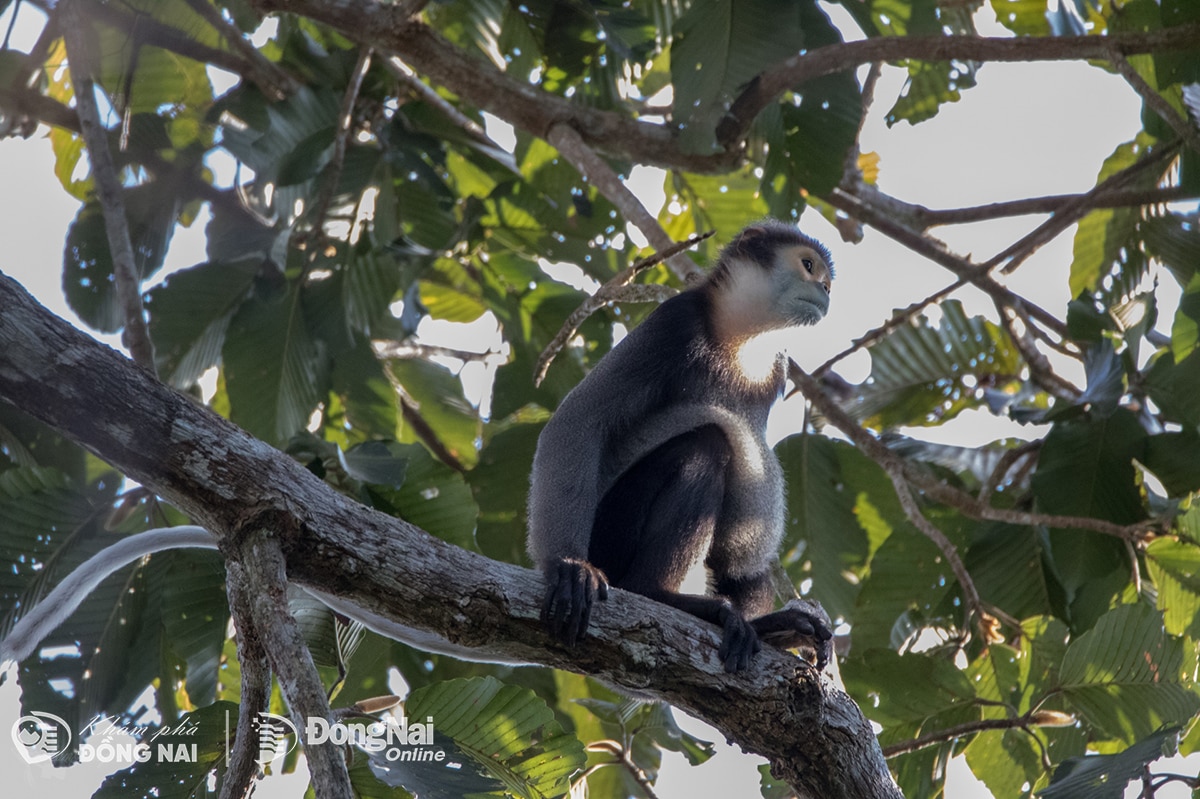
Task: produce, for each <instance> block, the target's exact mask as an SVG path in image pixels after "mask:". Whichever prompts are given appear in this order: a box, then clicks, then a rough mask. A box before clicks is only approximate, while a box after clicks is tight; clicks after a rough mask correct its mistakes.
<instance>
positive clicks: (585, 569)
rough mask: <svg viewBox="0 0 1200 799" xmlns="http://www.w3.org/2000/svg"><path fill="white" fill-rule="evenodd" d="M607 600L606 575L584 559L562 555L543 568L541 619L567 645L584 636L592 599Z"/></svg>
mask: <svg viewBox="0 0 1200 799" xmlns="http://www.w3.org/2000/svg"><path fill="white" fill-rule="evenodd" d="M597 599H600V600H605V599H608V578H606V577H605V576H604V572H602V571H600V570H599V569H597V568H596V567H595V566H593V565H592V564H590V563H588V562H587V561H586V560H576V559H574V558H562V559H561V560H559V561H558V562H557V563H553V564H551V565H550V566H549V567H547V568H546V599H545V601H544V602H543V603H542V622H543V623H544V624H545V625H546V629H547V631H549V633H550V634H551V635H553V636H554V637H555V638H557V639H558V640H560V641H562V642H563V643H564V644H566V645H567V646H575V642H576V641H578V640H580V639H582V638H583V637H584V636H585V635H587V626H588V619H589V618H590V617H591V615H592V605H593V604H595V602H596V600H597Z"/></svg>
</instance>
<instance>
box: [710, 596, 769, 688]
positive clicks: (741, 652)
mask: <svg viewBox="0 0 1200 799" xmlns="http://www.w3.org/2000/svg"><path fill="white" fill-rule="evenodd" d="M718 617H719V624H720V625H721V627H722V629H723V633H722V634H721V648H720V649H719V650H718V651H717V656H718V657H720V658H721V660H723V661H725V671H728V672H730V673H732V672H735V671H741V670H742V669H744V668H746V667H747V666H749V665H750V658H752V657H754V654H755V653H756V652H758V651H759V650H760V649H762V644H760V643H759V642H758V633H756V632H755V630H754V625H753V624H752V623H751V622H748V621H746V619H745V618H744V617H743V616H742V614H740V613H738V612H737V611H736V610H735V609H734V608H733V606H732V605H730V604H728V603H726V604H725V606H724V607H722V608H721V610H720V613H719V615H718Z"/></svg>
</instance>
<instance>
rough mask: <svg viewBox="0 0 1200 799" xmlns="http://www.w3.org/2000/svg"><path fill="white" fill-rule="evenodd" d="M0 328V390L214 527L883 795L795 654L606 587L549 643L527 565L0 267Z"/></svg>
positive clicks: (810, 771) (887, 783)
mask: <svg viewBox="0 0 1200 799" xmlns="http://www.w3.org/2000/svg"><path fill="white" fill-rule="evenodd" d="M0 341H4V342H5V344H6V346H5V349H4V352H3V354H2V355H0V399H3V400H4V401H6V402H9V403H11V404H13V405H16V406H17V407H20V408H22V409H24V410H25V411H26V412H28V413H30V414H32V415H34V416H35V417H37V418H39V419H40V420H42V421H43V422H45V423H46V424H48V425H50V426H52V427H54V428H55V429H57V430H59V431H60V432H62V433H63V434H64V435H67V436H68V437H70V438H72V439H73V440H75V441H77V442H78V443H80V444H81V445H82V446H84V447H85V448H87V449H88V450H90V451H91V452H93V453H95V454H97V455H98V456H100V457H102V458H104V459H105V460H106V461H108V462H109V463H111V464H113V465H114V466H116V467H117V468H118V469H120V470H121V471H122V472H123V473H124V474H126V475H128V476H129V477H130V478H131V479H133V480H136V481H138V482H139V483H141V484H142V485H144V486H146V487H148V488H150V489H152V490H154V491H155V492H156V493H158V494H159V495H161V496H163V497H164V498H166V499H167V500H169V501H170V502H172V503H173V504H175V505H176V506H177V507H179V508H180V509H181V510H183V511H184V512H185V513H187V514H188V515H189V516H191V517H192V519H193V520H194V521H196V522H198V523H199V524H201V525H203V526H204V527H206V528H207V529H209V530H211V531H213V532H214V533H215V534H217V535H218V536H220V537H222V539H223V541H239V540H241V538H242V536H244V535H247V534H249V533H251V532H252V531H254V530H259V529H269V530H271V531H272V532H273V533H274V534H275V535H276V536H277V537H278V540H279V545H280V547H281V551H282V552H283V554H284V556H285V557H286V560H287V571H288V577H289V579H291V580H292V581H294V582H296V583H298V584H300V585H302V586H305V587H310V588H312V589H314V590H316V591H318V592H321V593H325V594H331V595H334V596H337V597H339V598H341V599H343V600H345V601H348V602H352V603H354V604H355V605H357V606H359V607H361V608H364V609H365V610H367V611H369V612H370V613H374V614H377V615H380V616H383V617H385V618H387V619H390V620H393V621H395V622H397V623H399V624H403V625H406V626H409V627H413V628H417V629H420V630H427V631H431V632H434V633H436V634H438V635H440V636H443V637H445V638H446V639H448V640H449V641H450V642H451V643H453V644H457V645H459V646H466V647H472V648H475V649H476V650H477V651H479V653H480V656H481V657H489V656H491V657H505V658H508V659H510V660H520V661H525V662H530V663H541V664H544V665H547V666H553V667H555V668H561V669H567V670H570V671H575V672H578V673H582V674H589V675H592V676H595V677H597V678H599V679H601V680H604V681H605V682H608V683H609V684H612V685H614V686H616V687H617V688H619V689H623V690H625V691H628V692H633V693H637V694H640V695H642V696H650V697H653V698H656V699H661V700H663V701H666V702H670V703H671V704H673V705H676V706H677V707H679V708H681V709H683V710H685V711H686V712H688V713H691V714H693V715H695V716H697V717H699V718H701V719H704V720H706V721H708V722H709V723H710V724H713V725H714V726H715V727H717V728H718V729H719V730H721V732H722V734H724V735H725V736H726V737H728V738H729V739H731V740H734V741H737V742H738V743H739V744H740V745H742V746H743V747H744V748H746V749H747V750H749V751H752V752H756V753H758V754H760V755H762V756H764V757H766V758H767V759H768V760H769V761H770V762H771V765H772V768H773V769H774V771H775V773H776V774H778V775H779V776H780V777H781V778H782V779H785V780H787V781H788V782H789V783H790V784H791V785H792V786H793V787H794V788H795V789H796V791H797V793H798V795H799V796H801V797H823V799H843V798H844V799H850V797H857V798H865V799H874V798H875V797H887V798H888V799H896V798H897V797H900V793H899V790H898V789H897V788H896V786H895V784H894V783H893V782H892V780H891V777H890V776H889V774H888V771H887V767H886V764H885V763H884V760H883V756H882V752H881V751H880V749H879V745H878V743H877V742H876V740H875V736H874V734H873V732H872V731H871V727H870V724H869V723H868V722H867V721H866V719H865V718H864V717H863V716H862V714H861V712H860V711H859V709H858V708H857V706H856V705H855V704H854V703H853V701H851V700H850V698H849V697H848V696H846V695H845V694H844V693H843V692H841V691H840V690H839V689H838V688H837V687H835V686H834V685H833V683H832V681H831V680H830V679H828V677H825V676H821V677H819V676H818V675H817V674H815V673H814V671H813V670H812V669H811V668H810V667H809V666H808V665H807V664H806V663H805V662H803V661H801V660H799V659H798V658H796V657H794V656H791V655H788V654H786V653H784V652H780V651H778V650H774V649H772V648H770V647H767V648H765V649H764V650H763V651H762V652H761V653H759V655H758V657H757V658H756V660H755V663H754V667H753V668H751V669H750V670H748V671H747V672H743V673H740V674H726V673H725V671H724V669H723V666H722V663H721V661H720V659H719V658H718V657H717V649H718V646H719V644H720V631H719V630H718V629H717V628H716V627H715V626H709V625H702V624H700V623H698V622H697V621H696V620H695V619H694V618H693V617H691V616H688V615H686V614H684V613H682V612H680V611H675V610H673V609H671V608H668V607H664V606H662V605H660V604H658V603H656V602H653V601H651V600H649V599H646V598H644V597H641V596H638V595H636V594H630V593H627V592H623V591H618V590H614V591H613V595H612V596H610V598H609V601H608V602H606V603H603V604H601V605H600V606H599V607H598V608H597V609H596V611H595V612H594V613H593V615H592V620H593V623H594V625H595V634H594V635H593V636H590V637H589V638H588V640H587V641H586V642H584V643H582V644H580V645H579V646H577V647H576V648H575V649H573V650H567V649H565V648H563V647H562V646H560V645H558V644H557V643H555V642H554V641H553V640H552V639H551V638H550V637H549V636H548V635H546V633H545V632H544V631H543V629H542V625H541V622H540V620H539V609H540V606H541V597H542V582H541V578H540V576H539V575H538V574H537V573H536V572H534V571H532V570H530V569H525V568H521V567H519V566H515V565H512V564H508V563H500V562H497V561H492V560H489V559H487V558H485V557H483V556H481V555H477V554H474V553H471V552H467V551H465V550H462V549H459V548H457V547H454V546H452V545H450V544H447V543H446V542H444V541H441V540H440V539H437V538H434V537H433V536H430V535H429V534H427V533H425V532H424V531H422V530H420V529H418V528H416V527H414V526H413V525H411V524H408V523H407V522H404V521H403V520H400V519H394V518H391V517H389V516H385V515H383V514H381V513H378V512H376V511H374V510H371V509H368V508H365V507H363V506H361V505H358V504H356V503H354V502H353V501H352V500H351V499H349V498H348V497H345V496H342V495H341V494H339V493H337V492H336V491H334V490H333V489H332V488H331V487H329V486H328V485H326V484H325V483H323V482H322V481H321V480H319V479H318V478H317V477H316V476H315V475H313V474H312V473H310V472H309V471H308V470H306V469H304V468H303V467H302V466H300V465H299V464H298V463H296V462H294V461H292V460H290V459H289V458H287V457H285V456H283V455H282V454H281V453H279V452H278V451H277V450H275V449H273V448H271V447H270V446H268V445H266V444H264V443H263V442H261V441H258V440H256V439H254V438H252V437H251V436H249V435H248V434H247V433H245V432H244V431H242V430H241V429H239V428H237V427H236V426H234V425H233V424H231V423H230V422H228V421H227V420H225V419H222V418H220V417H218V416H216V415H215V414H213V413H212V412H210V411H209V410H207V409H206V408H203V407H200V406H199V405H197V404H195V403H194V402H193V401H192V400H190V399H189V398H187V397H186V396H184V395H182V394H179V393H178V392H175V391H172V390H171V389H169V388H168V387H166V386H164V385H163V384H161V383H160V382H158V381H157V380H154V379H153V378H151V377H150V376H149V375H147V374H146V373H145V372H143V371H141V370H139V369H136V368H134V367H132V366H131V365H130V364H129V362H128V361H127V360H125V359H124V358H122V357H121V356H120V355H119V354H117V353H116V352H114V351H112V350H111V349H109V348H107V347H105V346H103V345H101V344H98V343H97V342H95V341H94V340H92V339H91V338H89V337H87V336H86V335H85V334H83V333H82V332H80V331H78V330H76V329H75V328H73V327H71V326H70V325H69V324H67V323H66V322H64V321H63V320H61V319H58V318H57V317H54V316H53V315H52V314H50V313H49V312H48V311H46V310H45V309H44V308H42V307H41V306H39V305H38V304H37V303H36V302H35V301H34V300H33V298H31V297H30V296H29V295H28V293H27V292H25V290H24V289H23V288H21V287H20V286H19V285H18V284H17V283H16V282H15V281H13V280H12V279H11V278H8V277H6V276H3V275H0ZM227 545H228V544H227V543H226V544H223V546H227ZM464 575H470V579H469V580H464ZM276 665H277V666H278V664H276Z"/></svg>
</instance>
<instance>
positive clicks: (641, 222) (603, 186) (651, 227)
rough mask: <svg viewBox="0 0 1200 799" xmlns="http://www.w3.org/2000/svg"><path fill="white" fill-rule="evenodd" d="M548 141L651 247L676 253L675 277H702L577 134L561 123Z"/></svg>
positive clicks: (670, 260)
mask: <svg viewBox="0 0 1200 799" xmlns="http://www.w3.org/2000/svg"><path fill="white" fill-rule="evenodd" d="M546 141H548V142H550V144H551V145H553V147H554V148H555V149H556V150H558V151H559V152H560V153H562V155H563V157H564V158H566V159H567V160H568V161H570V162H571V165H572V166H574V167H575V168H576V169H577V170H579V174H580V175H582V176H583V179H584V180H586V181H587V182H588V183H591V184H592V185H593V186H595V187H596V189H597V190H599V192H600V193H601V194H603V195H604V196H605V197H607V198H608V201H609V202H611V203H612V204H613V205H615V206H616V207H617V210H618V211H620V212H621V216H623V217H624V218H625V220H626V221H627V222H630V223H631V224H633V226H634V227H636V228H637V229H638V230H640V231H641V232H642V235H643V236H645V237H646V240H647V241H649V242H650V246H651V247H653V248H654V249H656V250H658V251H659V252H667V251H671V252H673V253H674V254H672V255H670V256H668V257H667V258H666V259H665V260H666V262H667V266H669V267H670V268H671V271H672V272H674V273H675V276H676V277H678V278H679V279H680V280H682V281H684V282H687V281H688V280H690V279H694V278H696V277H697V276H698V275H699V274H700V269H699V267H697V266H696V264H695V263H693V262H692V259H691V258H687V257H685V256H684V255H682V254H681V253H677V252H675V251H673V250H671V248H672V246H673V245H674V244H675V241H674V239H672V238H671V236H670V234H668V233H667V231H665V230H663V227H662V225H660V224H658V220H657V219H655V218H654V217H653V216H651V215H650V212H649V211H647V210H646V206H644V205H642V201H641V200H639V199H638V198H637V197H636V196H635V195H634V193H633V192H631V191H630V190H629V187H628V186H626V185H625V184H624V183H622V182H621V179H620V178H619V177H617V173H616V172H613V170H612V167H610V166H609V165H608V164H606V163H605V162H604V159H603V158H601V157H600V156H598V155H596V154H595V153H594V152H592V151H591V149H589V148H588V146H587V145H586V144H584V143H583V139H582V138H581V137H580V135H579V133H578V131H576V130H575V129H574V128H573V127H571V126H570V125H568V124H564V123H561V122H560V123H559V124H557V125H554V126H553V127H551V128H550V131H549V133H547V135H546Z"/></svg>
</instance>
